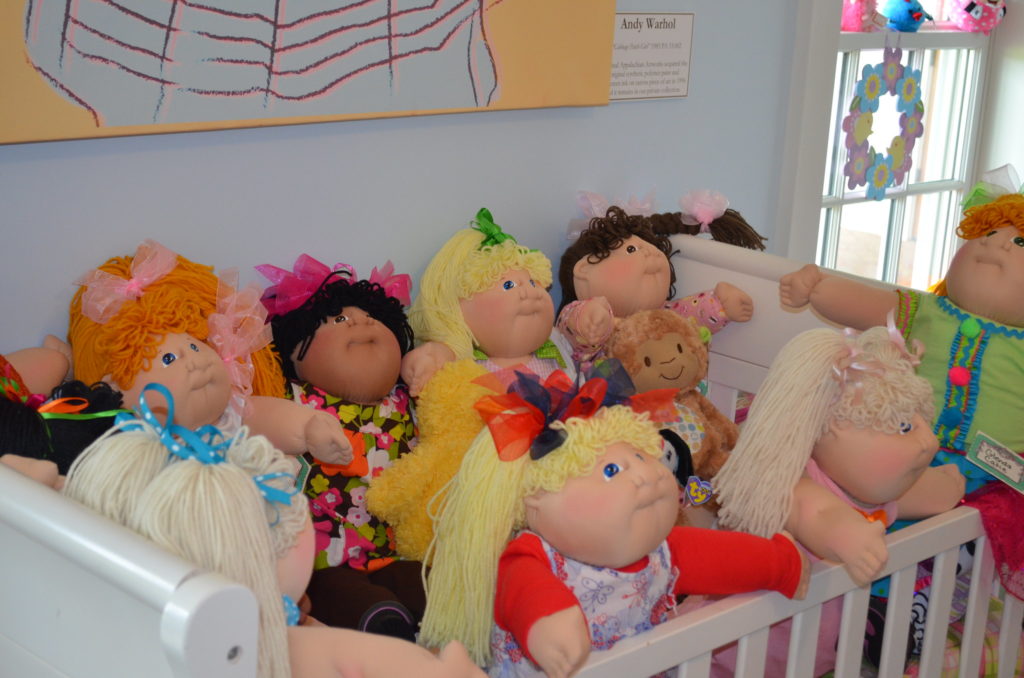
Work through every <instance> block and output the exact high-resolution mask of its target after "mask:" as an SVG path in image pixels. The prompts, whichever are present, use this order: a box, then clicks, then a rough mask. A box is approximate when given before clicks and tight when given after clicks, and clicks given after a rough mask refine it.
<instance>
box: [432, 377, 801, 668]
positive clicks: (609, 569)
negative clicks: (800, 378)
mask: <svg viewBox="0 0 1024 678" xmlns="http://www.w3.org/2000/svg"><path fill="white" fill-rule="evenodd" d="M612 376H613V375H609V378H607V379H606V378H592V379H590V380H589V381H587V382H586V383H584V384H583V385H582V386H581V387H580V388H579V390H577V389H576V387H575V386H574V385H573V382H572V381H570V380H569V378H568V377H566V376H565V374H564V373H562V372H554V373H553V374H552V375H551V376H550V377H548V378H547V379H546V380H544V381H543V382H540V381H539V380H538V379H537V378H536V377H531V376H529V375H526V374H524V373H519V375H518V376H517V379H516V381H515V382H514V383H513V384H512V386H511V387H510V388H509V390H508V392H507V393H506V394H502V395H492V396H488V397H486V398H484V399H483V400H481V401H480V402H479V403H478V404H477V408H478V409H479V410H480V412H481V413H482V414H483V416H484V418H485V419H486V421H487V429H486V430H484V431H482V432H481V433H480V435H479V436H478V437H477V438H476V440H475V441H474V442H473V445H472V446H471V447H470V449H469V451H468V452H467V453H466V456H465V459H464V461H463V463H462V466H461V467H460V469H459V472H458V474H457V475H456V476H455V478H454V479H453V480H452V483H451V486H450V489H449V491H448V496H447V499H446V500H445V502H444V504H443V507H442V508H440V509H439V516H438V519H437V536H436V538H435V541H434V544H433V546H434V553H433V563H434V564H433V568H432V569H431V571H430V573H429V575H428V579H427V590H428V596H427V613H426V615H425V616H424V620H423V630H422V632H421V635H420V642H421V643H422V644H424V645H426V646H428V647H434V646H441V645H443V644H444V643H446V642H450V641H452V640H459V641H461V642H462V643H463V644H464V645H465V646H466V648H467V649H468V650H469V653H470V656H471V657H472V658H473V659H474V660H475V661H476V662H477V663H478V664H480V665H482V666H489V667H490V675H491V676H540V675H546V676H548V678H561V677H563V676H569V675H571V674H573V673H574V672H575V671H576V670H577V669H579V667H580V666H581V665H582V664H583V662H584V661H586V659H587V656H588V655H589V654H590V652H591V651H592V650H604V649H608V648H610V647H612V646H614V645H615V644H616V643H617V642H618V641H619V640H621V639H623V638H626V637H629V636H634V635H637V634H639V633H643V632H644V631H646V630H649V629H651V628H653V627H654V626H655V625H657V624H659V623H661V622H663V621H664V620H665V619H667V618H668V616H669V615H670V613H671V612H672V610H673V609H674V607H675V602H676V595H678V594H681V593H719V594H725V593H732V592H738V591H751V590H756V589H761V588H767V589H773V590H776V591H779V592H781V593H783V594H785V595H787V596H790V597H801V596H802V595H803V593H804V591H805V589H806V581H807V576H808V571H809V570H808V567H807V562H806V560H805V559H802V556H801V555H800V553H799V551H798V549H796V548H795V547H794V545H793V543H792V542H791V541H790V540H789V539H788V538H786V537H784V536H782V535H775V536H774V537H772V538H770V539H765V538H761V537H754V536H752V535H745V534H740V533H734V532H722V531H711V530H703V529H700V528H687V527H674V526H673V525H674V523H675V520H676V512H677V506H678V491H677V485H676V482H675V479H674V478H673V476H672V473H671V471H669V469H668V468H667V467H666V466H665V465H664V464H662V463H661V461H660V456H661V437H660V436H659V435H658V431H657V429H656V427H655V425H654V424H653V423H652V421H651V418H650V417H651V416H652V413H653V416H654V417H655V418H660V416H661V415H664V414H667V413H674V407H673V404H672V400H671V399H672V395H673V393H672V390H671V389H666V390H664V391H661V392H649V393H646V394H642V395H641V396H632V397H627V396H625V394H624V393H620V392H618V389H617V388H616V386H615V384H616V383H617V380H616V379H614V378H612ZM625 381H626V382H628V377H627V378H625ZM668 416H671V414H669V415H668ZM482 517H485V519H482ZM541 672H543V673H541Z"/></svg>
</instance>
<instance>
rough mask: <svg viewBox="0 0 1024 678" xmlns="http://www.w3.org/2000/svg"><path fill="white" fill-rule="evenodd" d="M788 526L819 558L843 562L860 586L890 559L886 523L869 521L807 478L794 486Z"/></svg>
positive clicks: (787, 521) (798, 539) (872, 577)
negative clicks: (886, 539)
mask: <svg viewBox="0 0 1024 678" xmlns="http://www.w3.org/2000/svg"><path fill="white" fill-rule="evenodd" d="M786 529H787V530H789V532H790V533H792V535H793V536H794V537H795V538H796V540H797V541H799V542H800V543H801V544H803V545H804V546H805V547H806V548H807V549H808V550H810V551H811V552H812V553H814V554H815V555H816V556H818V557H819V558H826V559H828V560H831V561H833V562H837V563H842V564H843V565H844V566H845V567H846V571H847V572H848V573H849V575H850V578H851V579H852V580H853V581H854V583H856V584H857V585H858V586H864V585H865V584H867V583H869V582H870V581H871V580H872V579H874V578H875V575H877V574H878V572H879V571H880V570H881V569H882V567H884V566H885V562H886V560H888V558H889V550H888V548H887V547H886V545H885V525H883V524H882V523H881V522H880V521H869V520H867V519H866V518H865V517H864V516H863V515H861V514H860V513H858V512H857V511H855V510H854V509H853V508H851V507H850V506H848V505H847V504H845V503H843V501H842V500H841V499H839V497H837V496H835V495H834V494H832V493H831V492H830V491H829V490H828V489H826V488H824V487H822V486H821V485H819V484H818V483H816V482H814V481H813V480H811V479H810V478H807V477H803V478H801V479H800V480H799V481H798V482H797V484H796V487H794V488H793V506H792V508H791V509H790V512H789V517H788V518H787V519H786Z"/></svg>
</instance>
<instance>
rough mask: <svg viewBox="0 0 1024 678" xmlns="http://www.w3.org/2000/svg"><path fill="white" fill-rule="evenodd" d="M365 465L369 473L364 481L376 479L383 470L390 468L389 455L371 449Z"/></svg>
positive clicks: (379, 450) (385, 451)
mask: <svg viewBox="0 0 1024 678" xmlns="http://www.w3.org/2000/svg"><path fill="white" fill-rule="evenodd" d="M366 463H367V465H368V466H369V468H370V471H369V473H368V474H367V477H366V478H365V479H366V480H369V479H370V478H376V477H377V476H379V475H380V474H381V473H383V471H384V469H386V468H390V467H391V455H390V454H388V451H387V450H382V449H373V450H370V451H369V452H368V453H367V455H366Z"/></svg>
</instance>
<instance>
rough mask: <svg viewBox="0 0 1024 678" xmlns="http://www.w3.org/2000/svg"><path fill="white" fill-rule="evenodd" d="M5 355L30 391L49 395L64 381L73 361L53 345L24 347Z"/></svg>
mask: <svg viewBox="0 0 1024 678" xmlns="http://www.w3.org/2000/svg"><path fill="white" fill-rule="evenodd" d="M54 339H57V338H56V337H54ZM57 341H60V340H59V339H57ZM4 357H5V358H7V362H9V363H10V364H11V367H13V368H14V369H15V370H17V372H18V374H19V375H21V378H22V380H23V381H24V382H25V386H27V387H28V390H29V391H31V392H32V393H42V394H45V395H47V396H49V395H50V391H52V390H53V389H54V388H55V387H57V386H58V385H60V383H61V382H62V381H64V379H65V378H66V377H67V375H68V371H69V370H70V368H71V361H70V360H68V358H67V356H66V355H65V354H64V353H63V352H62V351H60V350H58V349H57V348H54V347H52V346H37V347H33V348H23V349H21V350H18V351H15V352H14V353H8V354H6V355H5V356H4Z"/></svg>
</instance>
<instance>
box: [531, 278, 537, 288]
mask: <svg viewBox="0 0 1024 678" xmlns="http://www.w3.org/2000/svg"><path fill="white" fill-rule="evenodd" d="M536 286H537V281H536V280H534V279H533V278H530V287H536Z"/></svg>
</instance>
